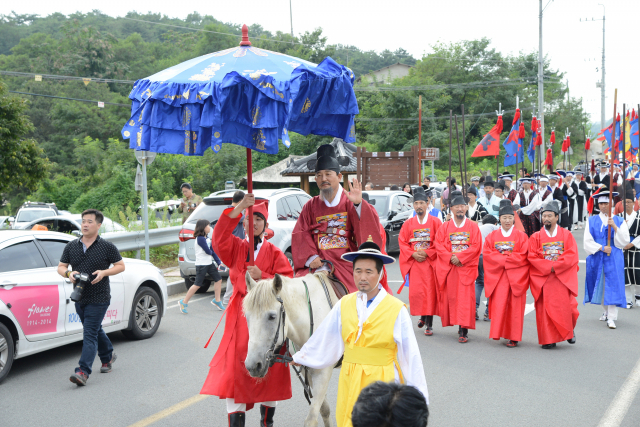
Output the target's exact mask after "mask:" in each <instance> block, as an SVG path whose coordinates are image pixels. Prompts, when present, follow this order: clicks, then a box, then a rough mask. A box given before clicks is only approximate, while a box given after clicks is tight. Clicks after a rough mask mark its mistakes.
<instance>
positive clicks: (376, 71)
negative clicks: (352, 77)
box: [356, 62, 413, 82]
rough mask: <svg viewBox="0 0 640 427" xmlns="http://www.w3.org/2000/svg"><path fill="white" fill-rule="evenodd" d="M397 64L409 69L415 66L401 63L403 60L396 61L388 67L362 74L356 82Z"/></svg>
mask: <svg viewBox="0 0 640 427" xmlns="http://www.w3.org/2000/svg"><path fill="white" fill-rule="evenodd" d="M397 66H401V67H406V68H407V70H408V69H409V68H413V67H412V66H411V65H407V64H403V63H401V62H396V63H395V64H391V65H387V66H386V67H382V68H380V69H379V70H373V71H370V72H368V73H367V74H363V75H362V76H360V77H358V78H357V79H356V82H360V81H362V79H363V78H364V77H367V76H371V75H374V74H378V73H380V72H382V71H385V70H388V69H390V68H394V67H397Z"/></svg>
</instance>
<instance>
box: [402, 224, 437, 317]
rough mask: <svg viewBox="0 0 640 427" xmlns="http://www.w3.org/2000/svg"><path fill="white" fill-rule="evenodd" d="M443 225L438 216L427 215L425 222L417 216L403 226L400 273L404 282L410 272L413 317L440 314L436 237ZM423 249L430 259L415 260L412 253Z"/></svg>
mask: <svg viewBox="0 0 640 427" xmlns="http://www.w3.org/2000/svg"><path fill="white" fill-rule="evenodd" d="M441 226H442V223H441V222H440V220H439V219H438V218H436V217H434V216H431V215H428V214H427V222H426V223H424V224H420V222H418V216H414V217H413V218H411V219H408V220H407V221H405V223H404V224H402V228H401V229H400V235H399V236H398V244H399V245H400V272H401V273H402V278H403V279H404V280H405V283H406V280H407V275H409V278H408V279H409V309H410V311H411V315H412V316H434V315H435V316H437V315H438V294H437V292H438V285H437V284H436V273H435V263H436V260H437V258H438V256H437V255H436V247H435V245H434V240H435V236H436V234H437V233H438V229H439V228H440V227H441ZM420 250H422V251H425V252H426V253H427V259H425V260H424V261H423V262H418V261H416V260H415V259H414V258H413V256H412V255H413V254H414V253H415V252H417V251H420ZM403 286H404V285H403ZM401 290H402V288H401Z"/></svg>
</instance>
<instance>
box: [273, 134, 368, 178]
mask: <svg viewBox="0 0 640 427" xmlns="http://www.w3.org/2000/svg"><path fill="white" fill-rule="evenodd" d="M331 145H333V148H334V149H335V151H336V155H338V156H346V157H348V158H349V166H341V167H340V172H342V173H344V172H353V173H355V172H356V171H357V167H358V166H357V163H356V162H357V159H356V149H357V147H356V146H355V145H354V144H347V143H346V142H344V141H343V140H342V139H340V138H333V141H331ZM316 158H317V153H313V154H311V155H309V156H306V157H302V158H300V159H297V160H293V159H292V160H290V161H289V164H288V165H287V167H286V169H285V170H283V171H282V172H280V173H281V174H282V175H285V176H287V175H301V174H315V172H316V171H315V170H309V168H307V163H308V162H309V160H316Z"/></svg>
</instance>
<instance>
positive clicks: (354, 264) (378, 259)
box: [353, 255, 383, 274]
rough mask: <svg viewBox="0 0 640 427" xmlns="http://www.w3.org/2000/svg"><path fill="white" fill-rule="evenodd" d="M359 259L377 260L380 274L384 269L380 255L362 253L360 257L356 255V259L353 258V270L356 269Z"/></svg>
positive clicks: (377, 268)
mask: <svg viewBox="0 0 640 427" xmlns="http://www.w3.org/2000/svg"><path fill="white" fill-rule="evenodd" d="M359 259H372V260H374V261H375V262H376V270H377V271H378V274H380V272H381V271H382V266H383V263H382V260H381V259H380V258H378V257H375V256H372V255H360V256H358V257H356V259H354V260H353V270H354V271H355V269H356V261H358V260H359Z"/></svg>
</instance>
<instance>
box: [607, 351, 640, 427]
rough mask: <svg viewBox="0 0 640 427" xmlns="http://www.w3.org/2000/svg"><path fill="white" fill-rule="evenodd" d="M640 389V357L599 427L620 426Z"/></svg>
mask: <svg viewBox="0 0 640 427" xmlns="http://www.w3.org/2000/svg"><path fill="white" fill-rule="evenodd" d="M638 389H640V359H638V361H637V362H636V366H635V367H634V368H633V370H632V371H631V373H630V374H629V376H628V377H627V379H626V381H625V382H624V384H622V387H620V390H618V393H616V395H615V397H614V398H613V400H612V401H611V404H610V405H609V407H608V408H607V411H606V412H605V413H604V415H603V417H602V419H601V420H600V423H599V424H598V427H618V426H619V425H620V424H622V420H624V417H625V415H627V411H629V407H630V406H631V403H633V400H634V398H635V396H636V394H637V393H638Z"/></svg>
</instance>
